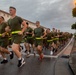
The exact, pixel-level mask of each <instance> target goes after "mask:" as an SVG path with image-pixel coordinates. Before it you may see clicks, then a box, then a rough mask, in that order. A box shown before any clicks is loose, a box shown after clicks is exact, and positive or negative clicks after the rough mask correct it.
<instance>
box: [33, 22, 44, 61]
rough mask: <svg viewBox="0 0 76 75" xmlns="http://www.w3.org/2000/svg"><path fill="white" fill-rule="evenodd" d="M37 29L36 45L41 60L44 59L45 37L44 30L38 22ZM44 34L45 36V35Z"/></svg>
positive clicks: (35, 31) (35, 34) (35, 33)
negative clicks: (43, 46)
mask: <svg viewBox="0 0 76 75" xmlns="http://www.w3.org/2000/svg"><path fill="white" fill-rule="evenodd" d="M36 26H37V28H35V29H34V37H35V41H34V45H35V47H36V48H37V51H38V54H39V56H40V57H39V60H42V59H43V53H42V45H43V37H44V36H45V32H44V29H43V28H42V27H40V22H39V21H36ZM43 34H44V35H43Z"/></svg>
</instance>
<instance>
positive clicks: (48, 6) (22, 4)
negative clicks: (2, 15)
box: [0, 0, 76, 32]
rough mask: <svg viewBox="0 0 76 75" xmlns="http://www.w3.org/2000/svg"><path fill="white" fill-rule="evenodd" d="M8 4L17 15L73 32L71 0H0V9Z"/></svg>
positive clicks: (4, 8) (6, 9)
mask: <svg viewBox="0 0 76 75" xmlns="http://www.w3.org/2000/svg"><path fill="white" fill-rule="evenodd" d="M9 6H14V7H16V8H17V15H18V16H21V17H22V18H25V19H27V20H30V21H32V22H35V21H36V20H39V21H40V22H41V25H43V26H45V27H49V28H50V29H51V28H53V27H55V28H57V29H60V30H61V31H68V32H73V31H72V30H71V25H72V24H73V23H75V21H76V19H75V18H73V17H72V9H73V7H74V5H73V0H0V9H1V10H4V11H7V12H8V10H9V9H8V8H9Z"/></svg>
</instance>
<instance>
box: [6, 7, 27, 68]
mask: <svg viewBox="0 0 76 75" xmlns="http://www.w3.org/2000/svg"><path fill="white" fill-rule="evenodd" d="M9 12H10V15H11V18H10V19H9V20H8V25H9V26H8V27H7V30H9V29H10V30H11V33H12V50H13V52H14V53H15V55H16V56H17V58H18V65H17V66H18V67H21V66H22V65H24V64H25V61H24V58H22V56H21V53H20V51H19V48H20V43H21V41H22V35H23V32H24V31H25V30H26V28H27V25H26V22H25V21H23V19H22V18H20V17H18V16H16V8H15V7H10V8H9ZM21 25H23V26H24V27H23V29H21Z"/></svg>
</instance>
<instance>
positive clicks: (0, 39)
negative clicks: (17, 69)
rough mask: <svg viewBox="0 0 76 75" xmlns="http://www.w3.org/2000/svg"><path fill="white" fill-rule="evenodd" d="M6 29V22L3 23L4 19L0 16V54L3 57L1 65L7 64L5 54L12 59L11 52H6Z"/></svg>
mask: <svg viewBox="0 0 76 75" xmlns="http://www.w3.org/2000/svg"><path fill="white" fill-rule="evenodd" d="M6 27H7V24H6V22H4V17H3V16H0V54H1V55H2V57H3V60H2V61H1V64H5V63H7V62H8V60H7V58H6V56H5V54H9V55H10V59H12V58H13V52H12V51H11V52H9V51H8V50H7V46H8V42H9V40H8V33H7V31H6Z"/></svg>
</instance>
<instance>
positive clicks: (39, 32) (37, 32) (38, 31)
mask: <svg viewBox="0 0 76 75" xmlns="http://www.w3.org/2000/svg"><path fill="white" fill-rule="evenodd" d="M43 32H44V29H43V28H41V27H38V28H35V29H34V34H35V37H41V36H42V35H43Z"/></svg>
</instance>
